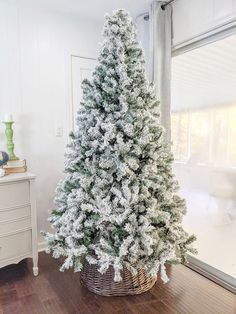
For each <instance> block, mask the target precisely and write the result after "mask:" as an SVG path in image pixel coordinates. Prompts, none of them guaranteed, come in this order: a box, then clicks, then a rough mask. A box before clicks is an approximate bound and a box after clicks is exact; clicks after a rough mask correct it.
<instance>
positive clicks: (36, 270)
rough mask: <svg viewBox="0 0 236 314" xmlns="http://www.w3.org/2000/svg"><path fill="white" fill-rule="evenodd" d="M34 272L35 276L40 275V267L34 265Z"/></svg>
mask: <svg viewBox="0 0 236 314" xmlns="http://www.w3.org/2000/svg"><path fill="white" fill-rule="evenodd" d="M33 274H34V276H38V274H39V268H38V267H33Z"/></svg>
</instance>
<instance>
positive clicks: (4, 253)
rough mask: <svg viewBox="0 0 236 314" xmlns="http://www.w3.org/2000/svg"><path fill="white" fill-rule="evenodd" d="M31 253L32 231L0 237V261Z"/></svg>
mask: <svg viewBox="0 0 236 314" xmlns="http://www.w3.org/2000/svg"><path fill="white" fill-rule="evenodd" d="M31 251H32V248H31V230H27V231H24V232H19V233H16V234H12V235H8V236H4V237H0V261H2V260H4V259H10V258H15V257H18V256H21V255H25V254H28V253H30V252H31Z"/></svg>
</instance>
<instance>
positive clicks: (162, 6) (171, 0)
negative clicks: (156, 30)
mask: <svg viewBox="0 0 236 314" xmlns="http://www.w3.org/2000/svg"><path fill="white" fill-rule="evenodd" d="M174 1H175V0H170V1H167V2H166V3H164V4H162V5H161V8H162V10H165V7H166V6H167V5H169V4H171V3H172V2H174ZM140 16H143V18H144V20H145V21H148V20H149V13H148V12H146V13H142V14H139V15H138V16H136V19H137V18H138V17H140Z"/></svg>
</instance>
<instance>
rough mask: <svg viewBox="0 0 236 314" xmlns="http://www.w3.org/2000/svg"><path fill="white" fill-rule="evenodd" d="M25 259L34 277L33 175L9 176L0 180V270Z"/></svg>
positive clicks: (36, 267)
mask: <svg viewBox="0 0 236 314" xmlns="http://www.w3.org/2000/svg"><path fill="white" fill-rule="evenodd" d="M28 257H30V258H32V259H33V273H34V275H35V276H37V275H38V249H37V214H36V201H35V175H33V174H31V173H19V174H18V173H17V174H10V175H7V176H5V177H3V178H0V268H1V267H4V266H7V265H9V264H17V263H18V262H20V261H21V260H22V259H24V258H28Z"/></svg>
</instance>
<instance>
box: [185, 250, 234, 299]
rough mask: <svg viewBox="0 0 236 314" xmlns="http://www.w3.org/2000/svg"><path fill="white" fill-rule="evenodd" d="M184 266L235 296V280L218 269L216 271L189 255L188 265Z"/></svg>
mask: <svg viewBox="0 0 236 314" xmlns="http://www.w3.org/2000/svg"><path fill="white" fill-rule="evenodd" d="M186 266H187V267H189V268H191V269H192V270H194V271H196V272H198V273H199V274H201V275H203V276H204V277H206V278H208V279H210V280H212V281H214V282H215V283H217V284H218V285H220V286H222V287H224V288H225V289H228V290H229V291H231V292H233V293H235V294H236V279H235V278H233V277H231V276H229V275H227V274H225V273H223V272H222V271H220V270H219V269H216V268H214V267H212V266H210V265H208V264H206V263H204V262H202V261H200V260H199V259H197V258H196V257H193V256H191V255H189V256H188V263H187V264H186Z"/></svg>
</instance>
